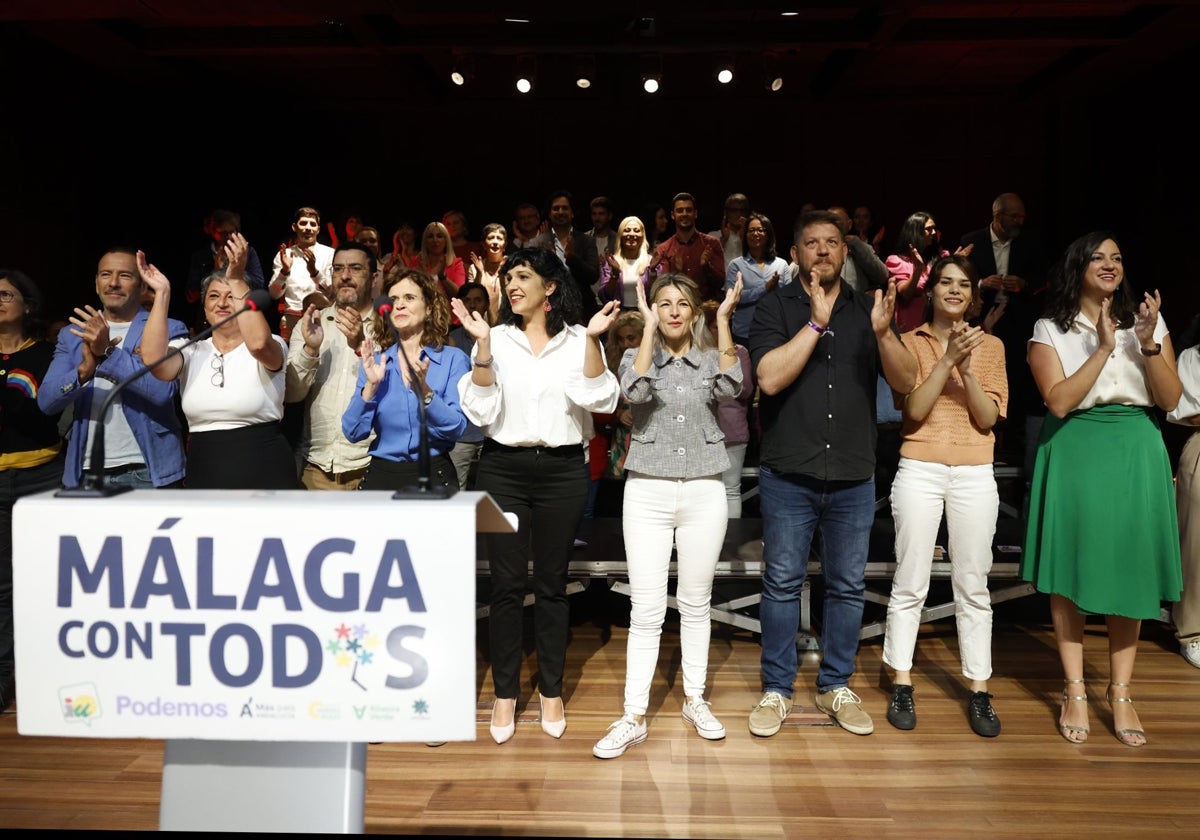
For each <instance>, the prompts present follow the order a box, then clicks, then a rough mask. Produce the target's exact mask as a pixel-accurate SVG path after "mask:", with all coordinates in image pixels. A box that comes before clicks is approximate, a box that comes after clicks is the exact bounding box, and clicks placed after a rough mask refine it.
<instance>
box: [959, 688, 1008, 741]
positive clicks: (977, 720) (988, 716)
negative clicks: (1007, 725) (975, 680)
mask: <svg viewBox="0 0 1200 840" xmlns="http://www.w3.org/2000/svg"><path fill="white" fill-rule="evenodd" d="M967 717H968V718H969V719H970V721H971V729H972V730H974V732H975V734H976V735H981V736H982V737H984V738H995V737H996V736H997V735H999V734H1000V718H998V717H996V710H995V709H993V708H992V695H990V694H988V693H987V692H986V691H973V692H971V699H970V700H968V701H967Z"/></svg>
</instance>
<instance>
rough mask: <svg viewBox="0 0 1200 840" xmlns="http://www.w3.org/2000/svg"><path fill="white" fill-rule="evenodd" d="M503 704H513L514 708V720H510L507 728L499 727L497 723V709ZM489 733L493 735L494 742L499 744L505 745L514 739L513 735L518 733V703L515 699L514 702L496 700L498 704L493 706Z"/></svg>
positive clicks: (498, 698)
mask: <svg viewBox="0 0 1200 840" xmlns="http://www.w3.org/2000/svg"><path fill="white" fill-rule="evenodd" d="M501 703H512V706H513V708H512V720H510V721H509V722H508V725H507V726H497V725H496V723H495V720H496V709H497V708H498V707H499V706H500V704H501ZM488 732H490V733H491V735H492V740H493V741H495V742H496V743H497V744H503V743H504V742H505V741H507V740H509V739H510V738H512V736H513V735H515V734H516V732H517V701H516V699H515V698H514V699H512V700H505V699H502V698H500V697H497V698H496V702H495V703H493V704H492V720H491V722H489V723H488Z"/></svg>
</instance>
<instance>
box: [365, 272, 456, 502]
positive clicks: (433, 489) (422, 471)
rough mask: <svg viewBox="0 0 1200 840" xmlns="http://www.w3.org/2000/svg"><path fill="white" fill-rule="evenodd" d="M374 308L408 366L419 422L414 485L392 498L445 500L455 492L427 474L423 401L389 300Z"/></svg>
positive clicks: (383, 299)
mask: <svg viewBox="0 0 1200 840" xmlns="http://www.w3.org/2000/svg"><path fill="white" fill-rule="evenodd" d="M375 311H377V312H378V313H379V315H380V317H382V318H383V320H384V321H386V322H387V325H388V326H389V327H391V328H392V336H393V337H394V338H395V339H396V355H397V356H398V357H399V358H400V359H402V360H403V361H404V366H405V367H406V368H408V378H409V380H411V382H412V384H413V388H414V393H415V394H416V397H417V422H418V423H419V424H420V427H421V428H420V437H419V439H418V441H417V484H416V486H415V487H404V488H402V489H400V490H397V491H396V492H395V493H393V494H392V498H393V499H449V498H450V497H451V496H453V495H454V494H455V492H457V491H456V490H455V489H454V488H452V487H448V486H446V485H444V484H438V485H435V484H434V483H433V479H432V476H431V472H432V470H431V468H430V463H429V423H428V422H427V421H426V419H425V400H424V399H423V398H422V397H421V395H420V393H417V392H416V390H415V388H416V384H417V369H416V368H415V367H413V363H412V361H411V360H410V359H409V358H408V353H406V352H405V351H404V342H402V341H401V340H400V331H399V330H397V329H396V325H395V324H393V323H392V300H391V298H389V297H387V296H386V295H384V296H381V297H379V298H376V300H375Z"/></svg>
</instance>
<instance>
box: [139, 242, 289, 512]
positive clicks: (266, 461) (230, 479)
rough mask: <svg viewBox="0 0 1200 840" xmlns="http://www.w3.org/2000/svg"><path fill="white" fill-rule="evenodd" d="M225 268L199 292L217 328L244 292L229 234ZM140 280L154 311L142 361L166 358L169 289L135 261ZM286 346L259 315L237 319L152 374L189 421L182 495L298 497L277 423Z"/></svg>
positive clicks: (238, 255) (243, 250) (244, 247)
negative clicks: (292, 493)
mask: <svg viewBox="0 0 1200 840" xmlns="http://www.w3.org/2000/svg"><path fill="white" fill-rule="evenodd" d="M225 249H226V252H227V256H228V259H227V268H226V271H225V273H224V274H213V275H210V276H209V277H207V278H206V279H205V280H204V283H203V285H201V287H200V302H201V304H202V305H203V307H204V317H205V318H206V319H207V320H208V322H209V323H210V324H216V323H218V322H220V321H223V320H225V319H226V318H228V317H229V316H231V315H233V314H234V313H235V312H237V311H238V310H239V309H241V308H242V306H243V301H245V299H246V295H247V294H248V293H249V291H250V287H249V286H247V285H246V281H245V280H244V279H243V277H242V272H243V270H244V268H245V265H246V255H247V253H248V249H249V245H248V244H247V242H246V239H245V237H243V236H242V235H241V234H240V233H235V234H233V236H231V237H230V239H229V242H228V243H226V245H225ZM141 263H142V264H141V265H139V268H141V269H142V276H143V277H145V278H146V282H147V284H148V285H149V286H150V287H151V288H152V289H154V303H153V304H152V305H151V308H150V317H149V319H148V320H147V321H146V330H145V333H144V335H143V337H142V355H143V356H144V357H145V358H147V359H161V358H162V357H163V356H165V355H166V353H167V332H168V330H167V309H168V307H169V306H170V295H171V284H170V282H168V280H167V278H166V277H164V276H163V275H162V273H161V272H159V271H158V270H157V269H155V268H153V267H152V266H148V265H145V264H144V263H145V257H142V258H141ZM286 360H287V342H286V341H284V340H283V339H282V338H281V337H280V336H278V335H274V334H272V333H271V328H270V326H268V324H267V319H266V317H265V316H264V315H263V313H262V311H261V310H258V309H255V310H252V311H247V312H244V313H243V314H241V315H240V316H239V317H237V318H234V319H233V320H231V321H229V322H228V323H226V324H224V325H223V326H220V327H218V328H217V329H216V330H214V332H213V334H212V336H211V337H209V338H206V339H204V340H203V341H200V342H197V343H196V344H193V345H191V346H190V347H186V348H184V350H183V352H182V353H180V354H176V355H173V356H172V357H171V358H170V359H167V360H166V361H165V362H163V363H162V364H160V365H158V366H156V367H155V368H154V369H153V370H152V371H151V373H152V374H153V375H154V376H155V377H156V378H158V379H160V380H162V381H164V382H166V381H170V380H172V379H179V380H180V386H179V393H180V397H181V399H182V406H183V413H184V416H185V417H186V418H187V421H188V446H187V475H186V477H185V478H184V486H185V487H187V488H188V489H197V488H206V489H222V490H237V489H254V490H296V489H301V487H302V485H301V484H300V482H299V477H298V475H299V474H298V472H297V469H296V458H295V456H294V455H293V454H292V448H291V446H290V445H289V444H288V442H287V438H286V437H285V436H284V434H283V431H282V429H281V428H280V425H279V421H280V420H281V419H282V417H283V395H284V389H285V374H284V363H285V362H286Z"/></svg>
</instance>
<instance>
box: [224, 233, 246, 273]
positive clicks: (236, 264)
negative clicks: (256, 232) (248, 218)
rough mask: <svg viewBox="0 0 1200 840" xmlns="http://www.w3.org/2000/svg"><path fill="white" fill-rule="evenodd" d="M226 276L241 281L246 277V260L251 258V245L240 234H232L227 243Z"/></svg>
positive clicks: (225, 249)
mask: <svg viewBox="0 0 1200 840" xmlns="http://www.w3.org/2000/svg"><path fill="white" fill-rule="evenodd" d="M224 251H225V262H226V268H225V276H226V277H228V278H230V279H233V280H241V279H243V278H244V277H245V276H246V260H247V259H248V258H249V257H250V243H249V242H247V241H246V237H244V236H242V234H241V233H239V232H236V231H235V232H234V233H232V234H230V236H229V239H228V240H226V242H225V248H224Z"/></svg>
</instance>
